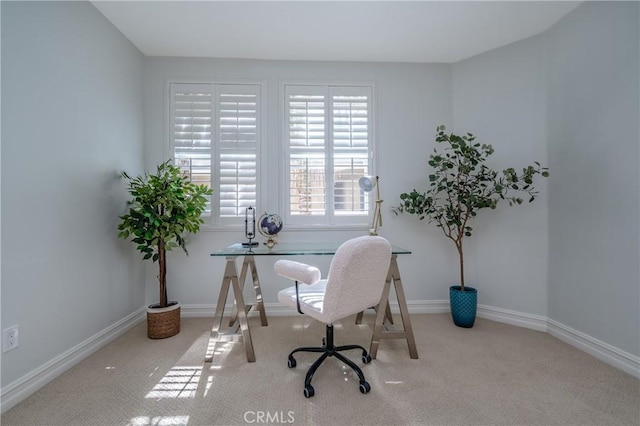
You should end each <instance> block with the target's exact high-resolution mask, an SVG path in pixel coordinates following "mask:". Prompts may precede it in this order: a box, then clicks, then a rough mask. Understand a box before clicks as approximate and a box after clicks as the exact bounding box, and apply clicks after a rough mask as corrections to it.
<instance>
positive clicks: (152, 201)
mask: <svg viewBox="0 0 640 426" xmlns="http://www.w3.org/2000/svg"><path fill="white" fill-rule="evenodd" d="M122 176H123V177H124V178H125V179H127V180H128V191H129V193H130V194H131V195H132V196H133V199H132V200H130V201H129V202H128V205H129V212H128V213H127V214H125V215H124V216H120V219H122V222H121V223H120V224H119V225H118V230H119V231H120V232H119V233H118V237H119V238H124V239H127V238H129V237H133V239H132V241H133V243H135V244H137V247H136V249H137V250H139V251H140V252H142V253H143V255H144V256H143V259H145V260H146V259H151V260H152V261H153V262H158V266H159V274H158V281H159V284H160V303H159V305H158V307H160V308H164V307H167V305H168V300H167V262H166V252H167V251H169V250H172V249H174V248H176V247H180V248H182V249H183V250H184V252H185V253H186V254H187V255H188V254H189V253H188V251H187V249H186V244H185V240H184V237H183V234H184V233H185V232H191V233H196V232H198V230H199V229H200V225H201V224H202V223H204V221H203V220H202V219H201V218H200V216H201V214H202V213H203V212H204V209H205V206H206V203H207V198H206V196H207V195H211V194H212V193H213V190H211V189H209V188H207V187H206V186H205V185H196V184H194V183H192V182H190V181H189V179H188V177H187V176H184V175H182V174H181V172H180V168H178V167H176V166H174V165H173V164H171V160H169V161H166V162H164V163H162V164H160V165H159V166H158V168H157V171H156V173H155V174H149V173H148V172H145V174H144V175H143V176H137V177H135V178H132V177H131V176H129V175H128V174H127V173H126V172H122Z"/></svg>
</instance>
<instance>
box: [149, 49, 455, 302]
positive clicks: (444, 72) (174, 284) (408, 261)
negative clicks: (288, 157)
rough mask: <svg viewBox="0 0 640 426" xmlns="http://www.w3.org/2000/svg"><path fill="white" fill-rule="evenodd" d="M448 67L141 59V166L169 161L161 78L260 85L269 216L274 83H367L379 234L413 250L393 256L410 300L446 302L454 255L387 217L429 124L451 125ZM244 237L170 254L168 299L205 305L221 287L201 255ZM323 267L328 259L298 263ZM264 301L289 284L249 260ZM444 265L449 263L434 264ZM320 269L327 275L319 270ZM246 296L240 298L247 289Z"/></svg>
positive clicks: (429, 139) (152, 268)
mask: <svg viewBox="0 0 640 426" xmlns="http://www.w3.org/2000/svg"><path fill="white" fill-rule="evenodd" d="M450 71H451V68H450V66H449V65H440V64H429V65H424V64H382V63H348V62H333V63H331V62H300V61H257V60H255V61H252V60H230V59H226V60H225V59H219V60H216V59H193V58H146V59H145V130H146V166H147V168H149V169H152V168H153V167H155V165H156V164H157V163H159V162H161V161H163V160H164V159H165V158H168V152H167V147H168V142H167V141H166V140H165V134H164V120H165V108H166V92H167V90H166V82H167V80H170V79H187V80H188V79H193V80H194V81H201V80H233V81H244V80H259V81H264V82H265V84H266V90H267V110H266V120H265V124H266V126H267V137H266V149H265V150H264V152H265V153H266V154H265V156H264V159H265V160H266V162H265V164H266V167H267V176H266V177H267V182H266V191H265V192H266V194H267V203H266V205H265V206H263V207H262V210H267V211H270V212H277V211H278V204H277V196H276V194H277V193H278V188H279V179H278V177H279V167H280V165H279V162H278V161H279V160H278V159H279V152H280V150H281V140H282V138H281V135H280V132H281V123H280V117H281V111H280V110H279V108H280V103H279V101H280V100H279V91H280V85H281V83H282V82H284V81H292V80H294V81H304V82H314V81H317V82H370V83H373V84H374V87H375V89H374V90H375V95H374V96H375V99H374V102H376V104H377V110H376V111H377V115H376V117H375V119H376V124H375V126H376V127H375V129H374V133H375V137H376V139H377V142H378V147H379V152H378V163H379V168H378V174H379V175H380V178H381V191H382V198H384V200H385V204H384V209H383V210H384V226H383V228H382V229H381V233H382V234H383V235H385V236H386V237H388V238H389V239H390V240H391V241H392V242H393V243H394V244H396V245H399V246H403V247H406V248H408V249H411V250H413V251H414V254H412V255H407V256H402V257H401V258H400V259H399V263H400V266H401V268H402V274H403V284H404V285H405V287H406V293H407V298H408V299H410V300H427V299H428V300H434V299H445V298H447V297H448V296H447V291H448V290H447V285H449V284H450V283H451V282H452V280H454V279H455V271H456V270H455V263H453V262H455V256H454V254H455V251H454V250H453V251H452V250H449V246H448V245H446V242H445V241H443V239H442V238H440V237H439V236H438V237H435V238H432V237H431V235H432V234H433V229H432V228H431V227H427V226H425V224H424V223H418V220H417V218H415V217H413V218H412V217H398V218H396V217H393V216H392V214H391V213H390V207H391V206H392V205H396V204H398V203H399V201H400V199H399V194H400V193H401V192H405V191H410V190H411V189H413V187H416V186H419V185H422V184H423V183H424V182H426V178H427V174H426V173H427V172H426V165H427V164H426V162H427V159H428V153H429V151H430V150H431V149H432V148H433V145H434V142H433V135H434V133H435V129H436V126H437V125H438V124H441V123H445V124H449V123H451V113H452V109H451V94H450V88H451V80H450ZM364 233H366V230H365V229H361V230H356V231H347V232H345V231H342V232H301V231H299V232H294V231H292V230H291V229H287V227H286V224H285V228H284V230H283V232H282V233H281V234H280V239H281V240H283V241H284V240H288V241H304V240H305V239H311V240H328V241H343V240H344V239H346V238H348V237H350V236H355V235H362V234H364ZM241 240H244V228H242V229H237V230H235V231H229V232H224V231H223V232H220V231H216V232H213V231H206V230H205V231H204V232H201V233H200V234H198V235H196V236H195V237H194V238H193V239H192V244H191V245H190V256H189V257H188V258H187V257H185V256H184V254H183V253H182V252H174V253H172V254H171V255H170V257H169V263H168V280H169V297H170V298H171V299H177V300H179V301H180V302H181V303H182V304H185V305H199V304H204V305H207V304H208V305H211V304H213V303H214V302H215V301H216V299H217V295H218V290H219V288H220V283H221V281H222V274H223V267H224V259H223V258H215V259H212V258H211V257H210V256H209V254H210V253H211V252H212V251H214V250H215V249H218V248H223V247H225V246H226V245H228V244H230V243H233V242H239V241H241ZM307 260H313V261H314V262H318V263H319V264H320V265H321V266H324V267H325V268H326V267H327V266H328V261H329V259H328V258H327V259H320V258H315V259H307ZM257 262H258V267H259V271H260V274H261V281H262V282H263V295H264V298H265V301H266V302H267V303H276V302H277V297H276V294H277V291H278V290H280V289H281V288H283V287H285V286H288V285H290V283H289V282H287V281H286V280H284V279H282V278H276V276H275V275H274V274H273V272H272V269H273V265H272V264H273V262H272V261H269V260H268V259H266V260H265V259H258V260H257ZM447 262H449V263H450V266H451V267H450V268H449V267H448V266H443V264H445V265H446V264H447ZM156 267H157V266H156V265H151V264H149V265H147V269H146V271H147V274H146V281H147V302H148V303H154V302H156V301H157V298H158V295H157V282H156V278H155V277H156V275H157V272H156ZM325 271H326V269H325ZM247 293H248V292H247Z"/></svg>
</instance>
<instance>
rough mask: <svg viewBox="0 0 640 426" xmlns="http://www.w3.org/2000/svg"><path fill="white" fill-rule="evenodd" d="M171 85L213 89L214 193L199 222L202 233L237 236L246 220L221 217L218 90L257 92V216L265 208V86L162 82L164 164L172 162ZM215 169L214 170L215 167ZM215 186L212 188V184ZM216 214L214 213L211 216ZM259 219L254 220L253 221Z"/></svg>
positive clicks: (189, 80)
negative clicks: (250, 88) (207, 211)
mask: <svg viewBox="0 0 640 426" xmlns="http://www.w3.org/2000/svg"><path fill="white" fill-rule="evenodd" d="M174 84H184V85H198V84H201V85H209V86H211V87H212V102H213V106H212V114H213V117H212V129H211V133H212V136H211V138H212V142H211V164H212V167H211V187H212V188H213V190H214V193H213V195H212V200H211V214H210V215H203V216H202V219H203V220H204V224H203V225H202V226H201V228H200V229H201V230H217V231H219V230H228V231H233V232H237V231H238V229H239V228H241V229H244V225H245V218H244V215H240V216H237V217H225V218H223V217H221V216H220V208H219V206H220V198H219V197H220V181H219V176H220V162H219V152H220V150H219V147H218V146H217V145H218V141H219V132H220V128H219V118H220V115H219V114H220V111H219V102H218V99H219V95H220V91H219V89H220V87H222V86H253V87H255V88H257V94H258V99H257V108H258V111H257V114H256V126H257V127H258V129H257V136H258V141H257V143H256V205H255V206H253V207H254V208H255V209H256V210H255V211H256V214H257V212H260V211H262V210H261V208H262V206H264V205H265V199H266V198H265V194H264V192H265V191H264V188H265V186H266V185H265V181H266V179H265V176H263V173H264V167H263V162H264V161H265V159H264V158H263V157H262V154H263V152H264V145H265V143H266V135H267V122H266V119H265V117H266V115H267V114H266V108H267V99H266V98H267V96H266V94H267V91H266V82H265V81H262V80H244V81H238V80H217V79H216V80H208V79H207V80H202V79H192V78H172V79H167V80H165V90H164V96H163V100H164V103H165V108H164V109H165V126H164V128H165V131H164V145H165V156H164V160H168V159H171V160H174V161H175V155H174V145H173V137H172V134H173V133H172V128H173V122H172V117H173V109H172V108H173V105H172V99H173V98H172V85H174ZM214 165H215V166H214ZM216 180H217V183H216V184H215V185H214V182H216ZM214 212H215V213H214ZM257 219H258V217H256V220H257Z"/></svg>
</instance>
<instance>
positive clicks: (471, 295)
mask: <svg viewBox="0 0 640 426" xmlns="http://www.w3.org/2000/svg"><path fill="white" fill-rule="evenodd" d="M449 304H450V306H451V316H452V317H453V323H454V324H455V325H457V326H458V327H465V328H471V327H473V323H474V322H475V321H476V311H477V310H478V290H476V289H475V288H472V287H468V286H465V287H464V291H461V290H460V286H459V285H454V286H451V287H449Z"/></svg>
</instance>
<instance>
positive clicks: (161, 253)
mask: <svg viewBox="0 0 640 426" xmlns="http://www.w3.org/2000/svg"><path fill="white" fill-rule="evenodd" d="M158 266H159V268H160V274H159V275H158V281H159V283H160V307H161V308H166V307H167V305H168V302H167V261H166V250H165V248H164V242H162V241H160V242H159V243H158Z"/></svg>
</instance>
